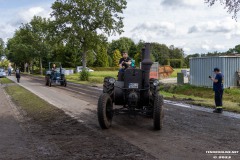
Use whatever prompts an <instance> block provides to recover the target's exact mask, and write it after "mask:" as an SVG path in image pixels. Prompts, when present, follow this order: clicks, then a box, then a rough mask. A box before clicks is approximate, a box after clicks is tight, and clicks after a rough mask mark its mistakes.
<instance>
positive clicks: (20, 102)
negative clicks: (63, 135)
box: [5, 85, 64, 121]
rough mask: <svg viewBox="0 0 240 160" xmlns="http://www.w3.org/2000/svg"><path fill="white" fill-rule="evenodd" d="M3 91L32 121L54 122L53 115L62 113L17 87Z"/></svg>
mask: <svg viewBox="0 0 240 160" xmlns="http://www.w3.org/2000/svg"><path fill="white" fill-rule="evenodd" d="M5 90H6V92H7V93H8V94H9V95H10V96H11V97H12V100H13V102H14V103H16V105H17V106H19V107H21V109H23V110H24V111H25V112H26V113H27V116H28V117H31V118H33V119H34V120H40V121H51V120H54V118H55V117H56V116H55V115H59V114H60V112H61V113H62V114H63V113H64V112H63V111H61V110H59V109H56V108H55V107H54V106H52V105H51V104H49V103H48V102H46V101H44V100H43V99H41V98H39V97H38V96H36V95H35V94H33V93H31V92H30V91H28V90H26V89H25V88H23V87H21V86H19V85H14V86H7V87H5Z"/></svg>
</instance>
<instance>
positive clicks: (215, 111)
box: [213, 108, 223, 113]
mask: <svg viewBox="0 0 240 160" xmlns="http://www.w3.org/2000/svg"><path fill="white" fill-rule="evenodd" d="M222 112H223V110H222V109H220V108H218V109H214V110H213V113H222Z"/></svg>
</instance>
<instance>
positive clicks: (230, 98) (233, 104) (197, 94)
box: [161, 84, 240, 113]
mask: <svg viewBox="0 0 240 160" xmlns="http://www.w3.org/2000/svg"><path fill="white" fill-rule="evenodd" d="M161 90H162V91H161V94H163V95H164V97H165V98H167V99H172V100H181V101H185V102H186V103H189V104H194V105H198V106H205V107H210V108H213V107H214V106H215V105H214V92H213V91H212V89H211V88H203V87H195V86H191V85H188V84H186V85H164V86H162V87H161ZM239 97H240V89H236V88H235V89H225V91H224V95H223V105H224V106H223V108H224V109H225V110H228V111H233V112H238V113H240V99H239Z"/></svg>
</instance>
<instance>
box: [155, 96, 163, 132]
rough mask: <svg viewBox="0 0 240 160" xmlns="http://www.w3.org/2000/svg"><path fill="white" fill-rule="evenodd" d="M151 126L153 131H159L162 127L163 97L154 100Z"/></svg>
mask: <svg viewBox="0 0 240 160" xmlns="http://www.w3.org/2000/svg"><path fill="white" fill-rule="evenodd" d="M153 126H154V129H155V130H161V129H162V126H163V97H162V96H161V95H157V96H156V97H155V98H154V105H153Z"/></svg>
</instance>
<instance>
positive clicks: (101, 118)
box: [97, 93, 113, 129]
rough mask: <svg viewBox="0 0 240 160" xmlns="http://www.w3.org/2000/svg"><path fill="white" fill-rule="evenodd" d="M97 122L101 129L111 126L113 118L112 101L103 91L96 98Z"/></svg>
mask: <svg viewBox="0 0 240 160" xmlns="http://www.w3.org/2000/svg"><path fill="white" fill-rule="evenodd" d="M97 114H98V122H99V125H100V127H101V128H102V129H108V128H110V127H111V124H112V118H113V103H112V99H111V97H110V95H109V94H107V93H103V94H102V95H101V96H100V97H99V100H98V109H97Z"/></svg>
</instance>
